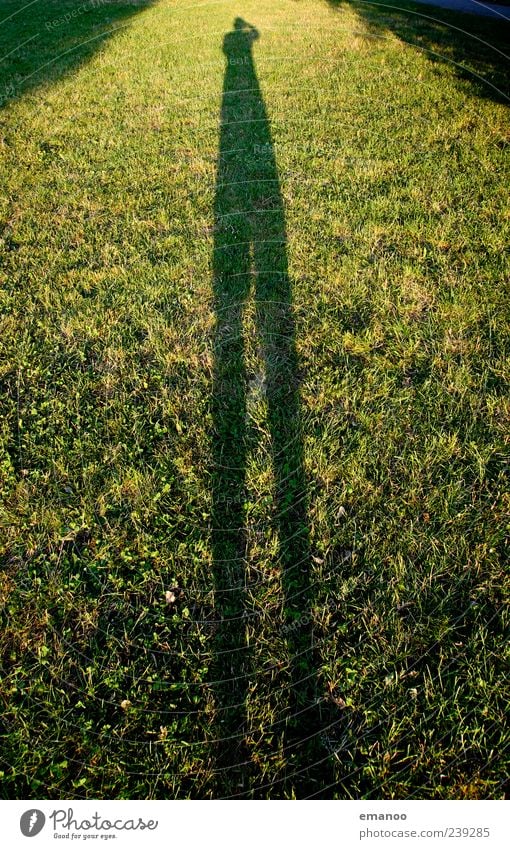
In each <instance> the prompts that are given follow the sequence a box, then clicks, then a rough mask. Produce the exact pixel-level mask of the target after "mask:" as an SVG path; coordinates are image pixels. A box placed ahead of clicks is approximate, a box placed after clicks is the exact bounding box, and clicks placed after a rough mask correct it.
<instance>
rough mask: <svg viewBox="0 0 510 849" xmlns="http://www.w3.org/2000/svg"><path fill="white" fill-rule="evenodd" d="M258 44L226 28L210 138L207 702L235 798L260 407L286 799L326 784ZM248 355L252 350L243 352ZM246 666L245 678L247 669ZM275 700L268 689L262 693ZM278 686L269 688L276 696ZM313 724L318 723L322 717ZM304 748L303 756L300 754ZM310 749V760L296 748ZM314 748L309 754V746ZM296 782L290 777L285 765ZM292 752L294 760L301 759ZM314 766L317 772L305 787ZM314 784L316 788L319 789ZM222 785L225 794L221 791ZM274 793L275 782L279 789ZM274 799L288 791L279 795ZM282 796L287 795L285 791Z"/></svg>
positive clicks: (287, 326) (250, 676) (289, 319)
mask: <svg viewBox="0 0 510 849" xmlns="http://www.w3.org/2000/svg"><path fill="white" fill-rule="evenodd" d="M258 37H259V33H258V31H257V30H256V29H255V27H253V26H252V25H250V24H248V23H246V22H245V21H243V20H242V19H240V18H237V19H236V21H235V23H234V28H233V31H232V32H229V33H228V34H227V35H226V36H225V39H224V42H223V50H224V53H225V56H226V71H225V77H224V86H223V99H222V106H221V128H220V143H219V158H218V169H217V185H216V196H215V227H214V256H213V288H214V304H215V316H216V326H215V336H214V379H213V400H212V410H213V438H212V451H213V462H214V467H213V473H212V502H213V507H212V549H213V561H214V584H215V598H216V612H217V618H218V625H217V633H216V641H215V657H216V660H215V663H214V667H215V669H214V676H213V677H214V679H215V697H216V705H217V716H218V723H217V727H216V737H217V738H218V739H221V740H222V743H221V745H219V747H218V748H219V751H218V758H217V763H218V764H219V766H220V769H221V770H228V775H229V778H228V779H227V780H226V781H228V782H229V783H230V786H234V785H235V787H236V788H237V789H239V788H241V792H242V790H243V789H246V790H247V789H248V787H252V788H253V787H256V786H257V777H256V776H254V774H253V763H251V762H250V752H249V748H248V746H247V742H246V741H247V736H249V730H250V729H249V724H250V723H249V718H248V715H247V714H248V709H247V699H248V697H249V694H252V695H253V694H254V693H255V696H254V697H255V698H257V694H258V692H259V691H258V689H257V686H258V685H257V681H256V679H255V676H256V674H260V670H259V669H258V664H255V662H254V652H253V648H250V640H249V639H248V632H247V629H249V630H251V632H252V640H251V645H252V646H253V643H256V642H257V640H258V639H260V627H261V622H260V617H257V615H256V614H254V613H253V612H252V613H250V603H249V595H250V576H249V567H248V536H249V532H250V531H251V528H250V519H249V518H248V517H247V515H246V510H245V500H246V483H247V481H246V470H247V462H248V456H249V451H250V448H251V449H252V450H253V449H254V443H253V440H254V436H253V428H251V427H250V424H249V418H250V410H249V404H250V395H251V394H253V392H254V391H255V392H256V393H258V396H259V398H260V399H261V401H262V404H263V407H264V410H265V414H264V416H265V429H266V432H267V434H268V441H269V444H270V447H269V449H268V452H269V455H270V464H271V466H272V481H273V482H272V489H273V497H272V516H271V519H270V521H271V522H272V523H273V526H274V529H275V531H276V534H277V536H278V561H279V562H278V565H279V569H278V574H279V580H280V586H281V594H282V597H283V605H282V608H283V609H282V614H283V616H282V618H283V622H284V623H285V624H284V625H283V629H282V634H281V636H282V637H283V640H284V645H285V658H284V660H285V661H286V663H285V665H286V666H287V661H288V668H287V670H286V671H287V679H286V692H287V693H288V695H287V697H286V705H287V710H286V716H285V717H284V718H283V720H282V719H281V718H279V720H278V723H280V724H282V728H283V739H284V751H285V760H286V765H287V766H286V773H287V775H286V777H283V778H282V779H281V781H282V785H283V787H284V789H283V790H282V791H280V790H279V789H276V788H272V790H271V792H272V794H273V795H274V794H276V795H278V794H279V793H280V792H282V793H283V794H285V793H288V792H293V793H296V794H297V793H299V794H300V795H301V796H303V795H306V794H307V792H309V791H310V792H311V790H313V791H316V790H317V786H318V781H323V784H324V786H326V785H328V783H331V779H330V778H328V777H327V776H326V765H325V762H326V761H327V757H326V758H325V757H324V752H322V757H321V756H320V754H318V752H317V747H318V736H319V733H320V728H319V726H318V721H319V716H318V712H317V706H318V700H317V696H316V687H317V676H316V665H315V664H314V660H313V640H312V637H313V635H312V633H311V626H310V624H309V623H310V622H311V618H310V615H309V612H307V611H309V606H310V591H311V586H310V540H309V528H308V523H307V497H306V482H305V474H304V469H303V444H302V426H301V416H300V404H299V369H298V360H297V355H296V347H295V328H294V318H293V310H292V295H291V283H290V279H289V272H288V262H287V250H286V240H287V237H286V227H285V216H284V206H283V200H282V193H281V187H280V182H279V178H278V169H277V165H276V158H275V152H274V146H273V141H272V136H271V128H270V123H269V119H268V115H267V112H266V108H265V105H264V100H263V97H262V93H261V90H260V87H259V83H258V79H257V72H256V69H255V64H254V57H253V53H252V46H253V43H254V41H255V40H256V39H257V38H258ZM250 308H251V309H252V312H253V326H254V331H253V334H254V336H255V337H256V347H257V349H258V365H255V366H253V364H252V367H251V369H250V367H249V363H248V359H249V358H248V351H247V348H248V344H247V343H248V339H247V330H246V328H245V327H243V324H245V323H246V313H247V312H249V310H250ZM251 348H253V345H251ZM256 666H257V670H256V668H255V667H256ZM272 686H273V687H274V686H275V685H274V683H273V685H272ZM276 686H278V684H276ZM322 718H323V717H322ZM306 741H308V742H306ZM307 747H308V748H307ZM319 748H320V746H319ZM297 750H299V763H300V764H303V763H305V764H308V766H307V768H306V770H304V771H301V770H300V769H298V770H297V771H298V772H299V774H298V775H295V776H294V777H290V778H289V775H290V774H291V773H292V769H293V768H294V767H293V762H294V753H296V751H297ZM304 750H306V754H305V755H304V754H303V753H304ZM313 764H316V769H315V773H314V767H313ZM317 773H319V776H320V777H319V778H318V777H317ZM226 781H225V782H223V786H224V787H225V786H226ZM279 782H280V779H279V780H278V783H279ZM285 787H286V788H287V789H285ZM289 787H291V788H292V789H291V791H289V790H288V788H289Z"/></svg>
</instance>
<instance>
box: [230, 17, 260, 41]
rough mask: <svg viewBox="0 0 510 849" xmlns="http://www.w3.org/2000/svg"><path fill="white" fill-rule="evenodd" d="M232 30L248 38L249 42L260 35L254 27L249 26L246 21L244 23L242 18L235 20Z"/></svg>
mask: <svg viewBox="0 0 510 849" xmlns="http://www.w3.org/2000/svg"><path fill="white" fill-rule="evenodd" d="M234 30H235V31H236V32H238V33H242V34H243V35H245V36H248V38H250V39H251V40H255V39H256V38H258V37H259V35H260V33H259V31H258V29H257V28H256V27H254V26H253V24H249V23H248V21H245V20H244V18H236V19H235V21H234Z"/></svg>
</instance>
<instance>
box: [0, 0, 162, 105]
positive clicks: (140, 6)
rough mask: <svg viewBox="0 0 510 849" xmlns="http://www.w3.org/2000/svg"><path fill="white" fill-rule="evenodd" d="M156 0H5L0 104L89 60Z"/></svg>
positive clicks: (0, 22) (0, 17)
mask: <svg viewBox="0 0 510 849" xmlns="http://www.w3.org/2000/svg"><path fill="white" fill-rule="evenodd" d="M155 2H156V0H140V2H139V3H134V2H132V0H131V2H129V0H116V2H110V0H108V2H107V1H106V0H33V2H27V0H7V2H4V3H2V5H1V9H0V106H3V105H5V104H6V103H8V102H9V101H10V100H12V99H13V98H16V97H18V96H19V95H22V94H23V93H25V92H27V91H30V89H33V88H36V87H37V86H40V85H42V84H44V83H47V82H53V81H56V80H58V79H60V78H61V77H63V76H65V75H66V74H68V73H70V72H72V71H73V70H75V69H76V68H78V67H79V66H80V65H82V64H83V63H85V62H87V61H88V60H89V59H90V58H91V57H92V56H93V55H94V54H95V53H96V52H97V50H99V49H100V47H101V46H102V45H103V44H104V43H105V42H106V41H107V40H108V39H109V38H110V37H111V36H112V35H114V34H115V32H116V31H118V30H119V29H122V27H123V26H126V25H127V23H128V21H129V19H130V18H132V17H133V16H134V15H136V14H139V13H140V12H142V11H143V10H144V9H146V8H148V7H149V6H152V5H154V3H155Z"/></svg>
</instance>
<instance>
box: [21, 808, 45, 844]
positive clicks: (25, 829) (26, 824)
mask: <svg viewBox="0 0 510 849" xmlns="http://www.w3.org/2000/svg"><path fill="white" fill-rule="evenodd" d="M45 822H46V817H45V816H44V814H43V812H42V811H38V810H37V808H32V809H31V810H30V811H25V813H24V814H23V815H22V816H21V819H20V821H19V827H20V829H21V833H22V834H24V835H25V837H35V835H36V834H39V832H40V831H42V830H43V828H44V823H45Z"/></svg>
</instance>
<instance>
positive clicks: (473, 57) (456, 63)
mask: <svg viewBox="0 0 510 849" xmlns="http://www.w3.org/2000/svg"><path fill="white" fill-rule="evenodd" d="M326 2H327V4H328V5H329V6H331V7H332V8H333V9H337V10H341V9H342V8H345V7H346V6H350V7H351V8H352V9H354V11H355V12H356V14H357V15H358V17H359V18H360V20H361V21H363V23H364V25H365V27H366V29H367V34H368V35H371V36H372V37H375V38H377V37H379V38H381V37H382V38H385V37H387V36H388V34H389V33H392V34H393V35H395V36H397V38H399V39H400V40H401V41H402V42H404V43H405V44H408V45H410V46H411V47H415V48H416V49H418V50H421V51H423V52H424V54H425V55H426V56H427V59H428V60H429V61H430V62H432V63H434V64H436V65H437V64H446V65H448V66H449V68H451V69H452V70H453V71H454V72H455V74H456V76H457V77H459V78H460V79H462V80H463V81H464V82H465V83H466V84H468V85H469V86H470V88H472V89H473V90H474V91H475V92H476V94H477V95H478V96H479V97H483V98H488V99H490V100H494V101H496V102H499V103H505V104H508V102H509V100H510V87H509V85H508V81H509V79H510V60H509V55H510V50H509V42H510V20H505V19H503V18H497V19H491V18H484V17H480V16H476V15H469V14H460V13H459V12H454V11H452V10H449V9H443V8H441V7H438V6H433V5H430V6H428V5H422V4H421V3H420V4H418V3H417V4H414V3H412V2H406V0H404V2H398V3H397V2H392V0H373V2H371V0H326ZM508 18H510V6H509V7H508Z"/></svg>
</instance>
